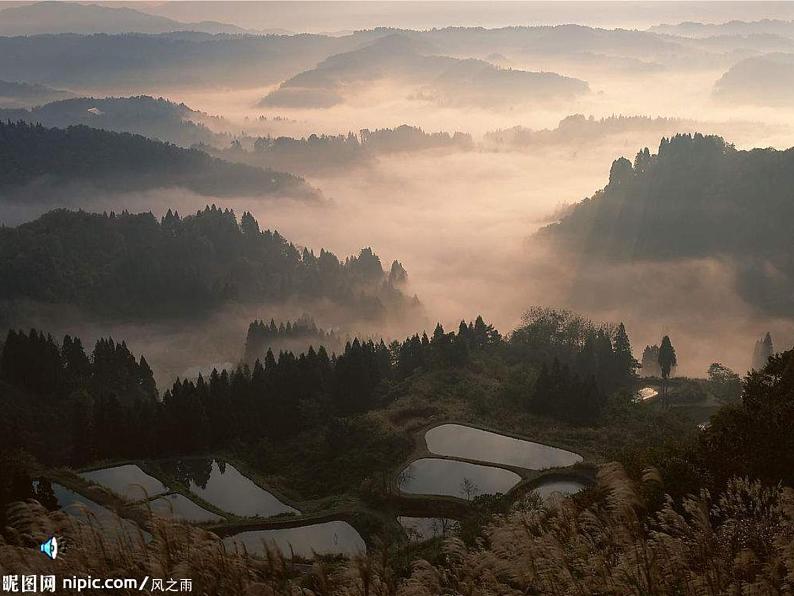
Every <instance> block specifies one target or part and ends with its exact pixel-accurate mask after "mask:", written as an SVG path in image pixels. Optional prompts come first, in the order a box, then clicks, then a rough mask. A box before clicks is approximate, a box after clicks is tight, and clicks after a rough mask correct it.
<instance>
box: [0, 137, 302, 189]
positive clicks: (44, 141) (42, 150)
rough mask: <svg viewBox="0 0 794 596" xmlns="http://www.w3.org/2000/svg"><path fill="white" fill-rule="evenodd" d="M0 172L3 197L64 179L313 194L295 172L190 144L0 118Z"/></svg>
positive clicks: (89, 184)
mask: <svg viewBox="0 0 794 596" xmlns="http://www.w3.org/2000/svg"><path fill="white" fill-rule="evenodd" d="M0 162H2V163H4V164H7V165H6V167H4V168H3V169H2V171H1V172H0V188H3V189H4V191H5V192H4V198H5V199H7V200H8V199H9V198H12V197H9V194H10V193H11V192H13V191H17V192H19V193H20V194H21V195H22V196H21V197H15V198H23V199H24V198H26V197H25V194H26V192H27V191H28V190H30V188H31V185H34V184H35V185H36V187H38V188H39V189H41V188H44V189H47V188H52V189H56V188H57V189H63V188H64V186H65V185H69V184H72V185H75V186H79V187H81V188H88V189H91V188H95V189H98V190H103V191H110V192H124V191H133V190H148V189H154V188H168V187H181V188H185V189H188V190H191V191H193V192H196V193H198V194H203V195H212V196H239V195H253V196H268V195H277V194H280V195H290V196H297V197H306V198H309V197H315V196H316V195H317V193H316V191H315V190H313V189H312V188H311V187H309V186H308V185H307V184H306V183H305V182H304V181H303V180H302V179H300V178H297V177H295V176H292V175H291V174H284V173H280V172H273V171H269V170H263V169H260V168H255V167H251V166H247V165H243V164H232V163H228V162H225V161H222V160H220V159H217V158H213V157H210V156H209V155H207V154H206V153H203V152H201V151H197V150H194V149H182V148H180V147H177V146H175V145H169V144H166V143H161V142H159V141H152V140H150V139H147V138H145V137H142V136H138V135H131V134H128V133H115V132H108V131H104V130H98V129H93V128H89V127H87V126H71V127H69V128H66V129H59V128H45V127H43V126H39V125H31V124H26V123H16V124H13V123H7V124H3V123H0Z"/></svg>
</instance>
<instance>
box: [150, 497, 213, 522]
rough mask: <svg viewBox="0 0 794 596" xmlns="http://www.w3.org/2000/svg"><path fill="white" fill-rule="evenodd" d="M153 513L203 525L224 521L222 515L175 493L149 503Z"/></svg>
mask: <svg viewBox="0 0 794 596" xmlns="http://www.w3.org/2000/svg"><path fill="white" fill-rule="evenodd" d="M149 507H150V508H151V510H152V513H154V514H156V515H159V516H161V517H167V518H171V519H175V520H181V521H187V522H194V523H202V522H216V521H223V519H224V518H222V517H221V516H220V515H216V514H214V513H213V512H212V511H207V510H206V509H204V508H203V507H200V506H199V505H196V503H194V502H193V501H191V500H190V499H188V498H187V497H186V496H185V495H180V494H179V493H173V494H170V495H164V496H162V497H158V498H157V499H154V500H153V501H151V502H150V503H149Z"/></svg>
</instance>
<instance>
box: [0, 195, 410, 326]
mask: <svg viewBox="0 0 794 596" xmlns="http://www.w3.org/2000/svg"><path fill="white" fill-rule="evenodd" d="M20 299H25V300H34V301H40V302H49V303H58V304H72V305H76V306H79V307H81V308H84V309H86V310H87V311H89V312H94V313H101V314H106V315H121V316H133V317H138V316H139V317H143V318H146V319H151V318H156V317H158V316H175V315H176V316H183V317H189V316H191V315H195V314H197V313H199V312H203V311H206V310H207V309H212V308H215V307H218V306H220V305H221V304H223V303H229V302H236V303H251V304H262V303H263V302H265V301H270V302H271V303H272V302H277V301H281V300H287V299H289V300H290V301H293V303H294V301H295V300H299V299H309V300H313V299H318V300H330V301H331V302H332V303H334V304H336V305H338V306H344V307H347V308H350V309H352V310H353V311H354V312H356V313H357V316H359V317H360V318H362V319H364V318H375V317H378V316H380V315H382V314H383V313H384V310H385V309H386V308H388V307H390V306H394V307H397V306H409V303H410V299H409V298H407V297H406V296H404V295H403V294H402V293H401V292H400V291H399V290H398V289H397V288H396V287H395V286H394V285H392V283H391V281H390V279H389V276H388V274H387V273H386V272H385V271H384V270H383V267H382V265H381V262H380V259H379V258H378V256H377V255H375V254H374V253H373V252H372V251H371V250H370V249H364V250H362V251H361V252H360V254H359V255H357V256H352V257H348V258H347V259H345V260H344V261H340V260H339V259H338V258H337V257H336V256H334V255H333V254H332V253H330V252H326V251H321V252H320V255H319V256H315V255H314V254H313V253H312V252H310V251H308V250H303V251H301V250H300V249H299V248H298V247H296V246H295V245H293V244H292V243H290V242H288V241H287V240H286V239H284V238H283V237H282V236H281V235H279V233H278V232H271V231H269V230H266V231H262V230H260V229H259V224H258V223H257V222H256V220H255V219H254V218H253V217H252V216H251V215H250V214H247V213H246V214H243V216H242V218H241V220H240V221H239V222H238V220H237V219H236V217H235V214H234V213H233V212H232V211H230V210H222V209H218V208H216V207H215V206H214V205H213V206H212V207H207V208H205V209H203V210H201V211H199V212H197V213H195V214H193V215H189V216H186V217H180V216H179V214H173V213H172V212H171V211H170V210H169V211H168V213H167V214H166V215H165V217H163V218H162V220H161V221H158V220H157V219H155V217H154V216H153V215H152V214H151V213H140V214H128V213H120V214H113V213H111V214H110V215H108V214H96V213H86V212H83V211H66V210H57V211H51V212H49V213H47V214H45V215H43V216H42V217H40V218H39V219H36V220H34V221H32V222H30V223H26V224H22V225H20V226H17V227H14V228H5V227H4V228H0V300H20Z"/></svg>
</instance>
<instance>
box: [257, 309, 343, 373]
mask: <svg viewBox="0 0 794 596" xmlns="http://www.w3.org/2000/svg"><path fill="white" fill-rule="evenodd" d="M342 341H343V340H342V338H340V337H339V336H338V335H337V334H336V333H334V331H333V329H332V330H329V331H326V330H325V329H322V328H320V327H318V326H317V323H315V322H314V319H313V318H311V317H310V316H309V315H306V314H304V315H303V316H302V317H300V318H299V319H296V320H295V321H287V324H286V325H285V324H284V323H283V322H281V323H278V324H277V323H276V321H275V319H270V322H269V323H267V322H266V321H264V320H256V321H252V322H251V324H250V325H249V326H248V333H247V335H246V338H245V349H244V351H243V362H245V363H247V364H249V365H252V364H254V362H256V361H257V360H264V359H265V354H267V351H268V350H272V351H273V352H276V353H278V352H280V351H291V352H298V353H300V352H304V351H306V349H307V348H308V347H309V346H323V347H325V348H326V349H327V350H329V351H330V352H332V353H333V352H337V351H339V349H340V347H341V345H342Z"/></svg>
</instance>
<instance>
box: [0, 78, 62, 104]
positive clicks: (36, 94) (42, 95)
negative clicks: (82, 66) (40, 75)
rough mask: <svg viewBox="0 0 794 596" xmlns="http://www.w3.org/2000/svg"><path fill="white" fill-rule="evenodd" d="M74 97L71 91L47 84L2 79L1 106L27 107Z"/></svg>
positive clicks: (0, 86)
mask: <svg viewBox="0 0 794 596" xmlns="http://www.w3.org/2000/svg"><path fill="white" fill-rule="evenodd" d="M69 97H72V94H71V93H70V92H69V91H63V90H62V89H53V88H52V87H47V86H46V85H37V84H34V83H25V82H17V81H0V108H12V109H13V108H26V107H30V106H36V105H41V104H43V103H47V102H50V101H58V100H61V99H67V98H69Z"/></svg>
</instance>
